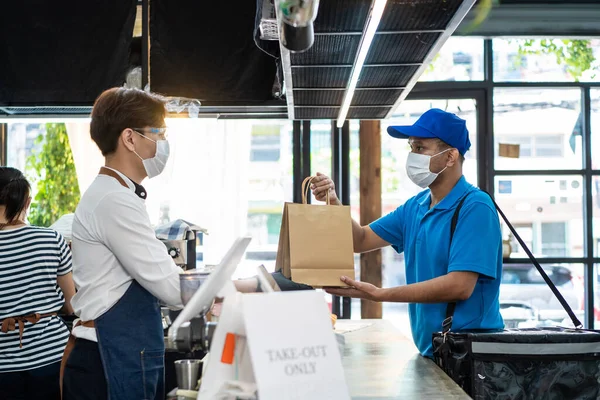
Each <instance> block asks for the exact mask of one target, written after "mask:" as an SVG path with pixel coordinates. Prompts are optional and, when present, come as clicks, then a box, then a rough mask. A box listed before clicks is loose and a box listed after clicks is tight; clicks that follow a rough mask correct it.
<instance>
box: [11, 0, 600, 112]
mask: <svg viewBox="0 0 600 400" xmlns="http://www.w3.org/2000/svg"><path fill="white" fill-rule="evenodd" d="M36 1H37V0H23V1H22V2H15V3H11V4H13V5H12V7H17V8H18V9H15V10H13V12H12V13H11V14H13V15H18V14H19V13H22V12H25V10H27V9H30V8H31V7H32V5H33V4H38V3H37V2H36ZM111 1H112V2H113V3H114V5H113V6H111V7H113V8H116V7H118V8H122V9H123V10H122V11H121V14H118V15H119V18H116V17H115V15H117V14H115V12H114V10H113V11H112V13H113V14H114V15H113V18H112V19H113V20H114V22H111V24H105V23H101V22H103V21H102V18H105V14H102V13H101V12H98V13H95V14H94V18H75V19H73V18H74V17H73V16H77V15H79V14H82V15H88V16H89V8H90V7H92V5H90V4H86V5H83V4H82V3H80V2H77V1H75V0H69V1H68V2H65V3H64V4H63V3H55V4H54V5H52V6H50V5H47V6H44V7H41V6H39V5H38V6H37V7H38V8H37V11H38V12H37V14H36V15H35V18H39V19H40V20H48V21H54V23H53V24H54V25H52V24H50V23H48V24H47V26H44V27H43V29H41V28H39V26H38V25H39V24H34V22H35V21H34V19H33V18H32V21H29V20H23V21H16V20H14V19H13V20H11V19H9V18H7V19H5V20H4V23H3V24H2V25H3V26H4V28H3V29H2V32H0V48H2V46H5V47H6V48H7V49H8V50H9V51H13V52H17V50H18V54H17V53H11V58H10V60H11V62H12V64H5V66H4V67H0V71H4V70H3V69H2V68H8V72H9V74H8V75H6V73H5V72H3V73H1V74H0V93H2V90H3V89H2V87H3V86H4V87H5V89H4V90H5V92H6V88H10V93H8V92H7V93H8V94H9V95H10V96H12V97H11V98H10V99H9V100H4V99H0V116H4V117H10V116H13V117H21V118H22V117H28V116H38V117H48V116H57V115H60V116H67V115H68V116H87V115H89V112H90V110H91V106H92V102H93V98H95V96H96V95H97V93H99V92H100V91H101V90H102V88H104V87H105V86H106V85H108V84H110V85H114V82H115V80H116V82H123V81H124V78H123V77H124V74H123V73H122V71H123V70H124V69H126V68H127V69H128V70H131V69H132V68H133V67H135V66H138V67H139V66H140V65H141V64H143V62H142V60H143V58H144V57H143V49H142V48H143V43H144V42H145V38H147V36H145V37H144V36H143V31H144V29H143V25H144V24H143V15H144V13H143V12H142V6H141V4H142V2H141V1H139V0H126V1H125V0H111ZM236 1H239V3H235V4H236V7H234V8H233V9H231V10H230V7H231V4H232V3H231V2H222V3H221V2H198V1H197V0H179V2H178V3H177V4H176V5H175V4H174V3H172V2H171V0H151V2H153V3H151V4H154V11H152V9H153V8H152V7H150V10H151V12H150V14H149V15H150V17H149V20H148V21H149V23H148V26H149V32H150V40H148V42H150V43H151V50H150V55H149V57H148V59H149V60H150V61H149V64H150V68H149V69H150V71H151V72H150V73H149V75H148V76H149V77H150V78H152V79H151V85H150V87H151V88H152V89H153V90H159V91H160V92H161V93H162V94H164V95H167V96H172V97H188V98H193V99H200V100H201V102H202V106H201V107H200V110H199V116H200V117H209V118H278V119H281V118H290V119H296V120H309V119H337V118H338V117H340V114H341V109H342V104H343V102H344V99H345V97H346V96H347V95H348V93H349V92H351V91H349V90H348V89H349V87H350V86H351V85H350V77H351V75H352V73H353V71H354V70H355V69H357V70H358V68H356V61H357V52H358V50H359V47H360V45H361V42H362V41H363V40H364V37H365V29H366V25H367V21H368V18H369V14H370V12H371V9H372V6H373V4H374V0H321V1H320V4H319V9H318V14H317V18H316V20H315V22H314V31H315V37H314V44H313V46H312V47H311V48H310V49H309V50H307V51H306V52H303V53H290V52H289V51H287V50H286V49H285V48H284V47H283V46H281V45H280V44H279V43H278V42H277V40H275V41H262V42H261V41H260V40H257V38H256V37H255V36H253V33H254V34H256V32H253V31H255V28H256V24H258V22H257V21H255V18H254V17H255V13H256V11H257V10H256V3H257V2H255V1H254V2H253V1H250V2H248V1H247V0H236ZM263 1H265V2H270V1H272V0H263ZM184 3H185V4H184ZM473 3H475V4H476V1H475V0H388V1H387V4H386V7H385V9H384V11H383V17H382V19H381V22H380V23H379V25H378V27H377V30H376V34H375V36H374V39H373V42H372V44H371V46H370V50H369V52H368V54H367V56H366V59H365V65H364V67H363V68H362V70H361V73H360V76H359V79H358V83H357V85H356V91H355V92H354V93H353V95H352V96H351V102H350V107H349V110H348V113H347V118H348V119H382V118H387V117H389V116H390V115H391V114H392V113H393V112H394V110H395V109H396V108H397V106H398V105H399V104H400V103H401V102H402V101H403V100H404V99H405V98H406V96H407V95H408V93H409V92H410V91H411V89H412V88H413V86H414V85H415V84H416V82H417V80H418V78H419V76H420V75H421V74H422V72H423V71H424V70H425V69H426V68H427V66H428V64H429V62H430V60H431V59H432V58H433V57H434V56H435V54H436V53H437V52H438V51H439V50H440V48H441V47H442V45H443V44H444V43H445V41H446V40H447V39H448V38H449V37H450V36H451V35H452V34H453V33H457V34H461V35H464V34H468V35H476V36H488V37H489V36H501V35H519V36H527V35H529V36H531V35H540V36H552V35H554V36H561V35H563V36H569V37H571V36H577V35H580V36H598V35H600V27H599V25H598V23H597V21H598V20H600V3H599V2H598V1H597V0H585V1H584V0H579V1H577V0H575V1H571V2H565V1H553V0H546V1H539V0H538V1H536V0H499V5H498V6H496V7H494V8H493V9H492V11H491V13H490V15H489V16H488V18H487V19H486V20H485V21H484V22H483V23H481V24H479V25H478V26H477V27H475V28H474V29H470V30H465V29H466V28H465V27H467V26H470V24H471V23H472V22H473V21H474V19H475V13H476V9H475V7H474V6H473ZM517 3H518V4H517ZM91 4H93V6H94V7H97V8H98V9H99V10H103V9H104V10H106V6H105V5H103V3H102V0H93V1H92V3H91ZM111 4H112V3H111ZM172 4H173V5H172ZM184 5H186V6H185V7H184ZM61 7H62V8H61ZM136 10H137V11H136ZM109 11H110V10H109ZM106 12H108V11H106ZM225 14H227V15H228V18H227V19H218V18H212V17H210V16H211V15H225ZM7 15H8V14H7ZM32 15H33V14H32ZM48 15H51V16H52V19H49V18H47V16H48ZM61 18H62V19H65V21H66V20H69V19H72V20H73V21H72V22H71V23H70V25H69V24H66V22H65V23H63V22H62V19H61ZM92 20H93V21H92ZM90 21H91V22H94V23H95V24H97V26H96V25H93V27H92V28H89V27H88V25H90V24H91V22H90ZM461 22H462V23H461ZM28 23H29V24H30V25H31V26H28V25H27V24H28ZM52 26H55V28H52ZM56 26H58V27H59V29H57V28H56ZM64 26H69V27H70V29H71V31H73V32H78V35H76V36H73V35H72V34H71V33H70V32H71V31H69V32H67V31H66V30H65V29H63V28H62V27H64ZM53 29H54V30H53ZM63 31H64V32H63ZM126 31H127V32H126ZM15 32H17V33H18V32H20V33H18V35H17V34H15ZM31 32H33V33H31ZM115 32H118V33H119V35H116V34H115ZM2 33H4V35H5V36H4V37H1V36H2ZM85 34H89V35H92V36H93V37H96V36H98V35H100V36H102V37H104V38H108V39H110V40H104V41H94V40H90V39H84V35H85ZM126 34H127V35H129V38H127V37H125V36H126ZM132 34H133V38H132ZM20 35H22V36H23V38H19V37H20ZM27 35H29V36H27ZM53 35H54V36H53ZM60 35H63V36H64V35H67V37H68V36H69V35H70V36H71V37H74V38H76V40H75V39H73V40H72V41H68V40H67V41H66V40H61V37H62V36H60ZM143 38H144V39H143ZM3 40H4V42H3ZM257 45H258V46H257ZM57 46H60V47H57ZM95 46H103V47H102V48H101V50H102V52H100V51H97V49H96V47H95ZM110 46H113V50H112V51H113V52H115V54H116V53H117V51H116V50H114V49H116V48H117V47H119V50H118V55H119V56H118V57H115V56H114V55H113V57H109V54H108V53H106V52H107V51H109V50H110ZM259 47H260V49H259ZM94 49H96V50H94ZM40 52H44V53H43V54H44V56H43V57H38V58H39V59H40V60H43V62H39V63H35V64H33V63H31V62H30V61H29V55H30V54H41V53H40ZM3 53H5V54H8V53H6V52H4V51H3ZM82 55H83V57H82ZM17 59H18V61H19V63H21V64H20V65H21V67H18V68H17V67H16V66H15V65H17V64H15V60H17ZM85 62H87V63H88V64H89V65H93V66H94V67H95V68H93V69H91V73H89V72H82V71H88V69H89V67H85V66H84V63H85ZM49 65H50V67H49ZM11 68H12V70H11ZM23 68H26V71H27V73H26V74H24V73H23ZM106 71H115V72H114V74H113V75H112V76H108V75H107V74H106ZM11 73H12V74H13V75H12V76H11V75H10V74H11ZM3 74H4V76H3ZM102 74H104V75H102ZM47 76H52V77H54V78H53V79H47V78H46V77H47ZM59 77H62V78H60V79H64V80H65V82H67V81H68V82H67V83H68V84H65V83H63V82H62V81H60V79H59ZM3 78H4V82H5V83H4V84H3ZM21 81H22V82H23V85H25V86H23V87H22V88H21V89H19V85H20V84H21V83H20V82H21ZM118 84H119V83H117V85H118ZM65 87H68V88H69V89H70V90H71V93H67V92H66V90H65V89H64V88H65ZM108 87H110V86H108ZM82 89H84V90H85V91H84V90H82ZM92 92H93V93H92ZM39 93H42V96H40V95H39ZM72 93H75V94H76V96H75V97H73V96H72ZM21 94H22V95H23V100H19V101H17V100H15V99H16V98H17V97H18V96H20V95H21ZM69 96H71V97H69ZM25 97H27V98H25ZM74 98H75V99H78V100H73V99H74ZM40 99H43V100H42V101H41V100H40ZM184 114H186V113H181V114H179V115H183V116H185V115H184Z"/></svg>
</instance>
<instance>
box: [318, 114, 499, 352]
mask: <svg viewBox="0 0 600 400" xmlns="http://www.w3.org/2000/svg"><path fill="white" fill-rule="evenodd" d="M388 133H389V134H390V135H391V136H393V137H395V138H399V139H408V143H409V145H410V148H411V152H410V154H409V155H408V159H407V162H406V172H407V174H408V177H409V178H410V179H411V180H412V181H413V182H414V183H415V184H416V185H418V186H420V187H422V188H423V189H425V190H423V191H422V192H421V193H419V194H417V195H416V196H414V197H412V198H410V199H409V200H408V201H407V202H406V203H404V204H403V205H401V206H400V207H398V208H397V209H396V210H395V211H393V212H391V213H390V214H388V215H386V216H384V217H382V218H380V219H378V220H377V221H375V222H373V223H371V224H370V225H367V226H361V225H360V224H358V223H357V222H356V221H353V223H352V225H353V227H352V233H353V237H354V251H355V252H357V253H364V252H368V251H372V250H375V249H379V248H382V247H384V246H389V245H391V246H392V247H393V248H394V249H395V250H396V251H398V252H399V253H400V252H404V257H405V263H406V282H407V284H406V285H404V286H399V287H393V288H379V287H376V286H374V285H371V284H369V283H365V282H359V281H355V280H352V279H349V278H347V277H342V278H341V280H342V281H343V282H344V283H345V284H346V285H348V286H349V288H339V289H333V288H332V289H328V290H327V292H329V293H331V294H334V295H338V296H348V297H356V298H363V299H368V300H373V301H390V302H402V303H410V304H409V307H408V310H409V317H410V324H411V329H412V335H413V339H414V341H415V344H416V346H417V348H418V349H419V351H420V352H421V354H422V355H424V356H427V357H432V354H433V350H432V334H433V333H434V332H439V331H441V330H442V322H443V321H444V319H445V318H446V311H447V305H448V303H453V302H456V309H455V312H454V316H453V322H452V330H453V331H458V330H466V329H502V328H503V327H504V322H503V320H502V317H501V315H500V304H499V290H500V280H501V276H502V235H501V231H500V222H499V219H498V214H497V211H496V209H495V207H494V203H493V202H492V200H491V199H490V197H489V196H488V195H487V194H486V193H484V192H482V191H481V190H479V189H477V188H476V187H474V186H473V185H471V184H469V183H468V182H467V181H466V180H465V177H464V176H463V171H462V167H463V162H464V155H465V153H466V152H467V151H468V150H469V147H470V146H471V143H470V141H469V132H468V131H467V128H466V123H465V121H464V120H463V119H461V118H459V117H457V116H456V115H454V114H451V113H448V112H445V111H442V110H439V109H431V110H428V111H427V112H425V113H424V114H423V115H422V116H421V117H420V118H419V119H418V120H417V122H415V124H414V125H411V126H390V127H389V128H388ZM313 182H314V184H313V185H312V190H313V193H314V195H315V197H316V198H317V199H318V200H321V201H322V200H324V199H325V195H326V193H327V191H329V193H330V194H329V195H330V197H331V198H332V204H341V203H340V201H339V200H338V199H337V196H336V194H335V187H334V185H333V182H332V181H331V179H330V178H329V177H327V176H325V175H321V174H319V175H318V177H317V178H316V179H314V180H313ZM461 200H464V201H463V203H462V206H461V209H460V211H459V218H458V223H457V225H456V229H455V232H454V235H453V238H452V242H450V226H451V219H452V216H453V214H454V212H455V210H456V207H457V206H458V205H459V203H460V202H461Z"/></svg>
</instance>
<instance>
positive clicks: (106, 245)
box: [71, 170, 182, 341]
mask: <svg viewBox="0 0 600 400" xmlns="http://www.w3.org/2000/svg"><path fill="white" fill-rule="evenodd" d="M114 171H115V172H117V173H118V174H119V175H120V176H121V177H122V178H123V180H124V181H125V183H126V184H127V185H128V186H129V187H128V188H125V187H124V186H122V185H121V184H120V183H119V181H117V180H116V179H115V178H113V177H111V176H107V175H98V177H96V179H95V180H94V182H93V183H92V184H91V185H90V187H89V188H88V190H87V191H86V192H85V194H84V195H83V197H82V198H81V201H80V202H79V205H78V206H77V210H76V211H75V218H74V220H73V241H72V252H73V280H74V281H75V286H76V288H77V293H76V294H75V296H73V298H72V300H71V304H72V306H73V309H74V310H75V314H76V315H77V316H78V317H79V318H81V320H83V321H90V320H94V319H96V318H98V317H99V316H101V315H102V314H104V313H105V312H106V311H108V309H110V308H111V307H112V306H113V305H114V304H115V303H116V302H117V301H118V300H119V299H120V298H121V297H122V296H123V295H124V294H125V292H126V291H127V289H128V288H129V285H130V284H131V281H132V280H134V279H135V280H136V281H137V282H138V283H139V284H140V285H141V286H142V287H144V288H145V289H146V290H148V291H149V292H150V293H152V294H153V295H154V296H156V297H157V298H158V299H160V300H162V301H163V302H164V303H166V304H167V305H169V306H171V307H176V308H180V307H182V303H181V297H180V289H179V272H180V271H181V269H180V268H179V267H177V265H175V263H174V262H173V259H172V258H171V257H170V256H169V255H168V253H167V249H166V247H165V245H164V244H163V243H162V242H161V241H160V240H158V239H157V238H156V235H155V233H154V230H153V229H152V226H151V223H150V218H149V217H148V212H147V211H146V205H145V202H144V200H143V199H142V198H140V197H139V196H138V195H137V194H136V186H135V184H134V183H133V182H132V181H131V180H130V179H128V178H127V177H126V176H125V175H123V174H121V173H120V172H119V171H116V170H114ZM139 187H140V186H138V188H139ZM144 196H145V194H144ZM73 335H74V336H76V337H79V338H82V339H87V340H92V341H97V339H96V332H95V330H94V329H93V328H86V327H83V326H78V327H76V328H75V329H74V330H73Z"/></svg>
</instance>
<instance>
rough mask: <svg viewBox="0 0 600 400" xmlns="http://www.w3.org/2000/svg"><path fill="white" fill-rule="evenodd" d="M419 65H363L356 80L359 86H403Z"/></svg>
mask: <svg viewBox="0 0 600 400" xmlns="http://www.w3.org/2000/svg"><path fill="white" fill-rule="evenodd" d="M418 68H419V67H365V68H364V69H363V71H362V74H361V76H360V79H359V80H358V86H357V87H359V88H379V87H380V88H390V87H404V86H406V84H407V83H408V81H410V78H412V77H413V75H414V74H415V72H417V69H418Z"/></svg>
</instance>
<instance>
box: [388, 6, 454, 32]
mask: <svg viewBox="0 0 600 400" xmlns="http://www.w3.org/2000/svg"><path fill="white" fill-rule="evenodd" d="M462 2H463V0H389V1H388V3H387V6H386V7H385V11H384V12H383V18H382V19H381V22H380V23H379V28H378V30H380V31H420V30H438V29H439V30H443V29H446V26H447V25H448V23H449V22H450V20H451V19H452V17H453V16H454V14H455V13H456V11H457V10H458V7H460V5H461V4H462Z"/></svg>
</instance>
